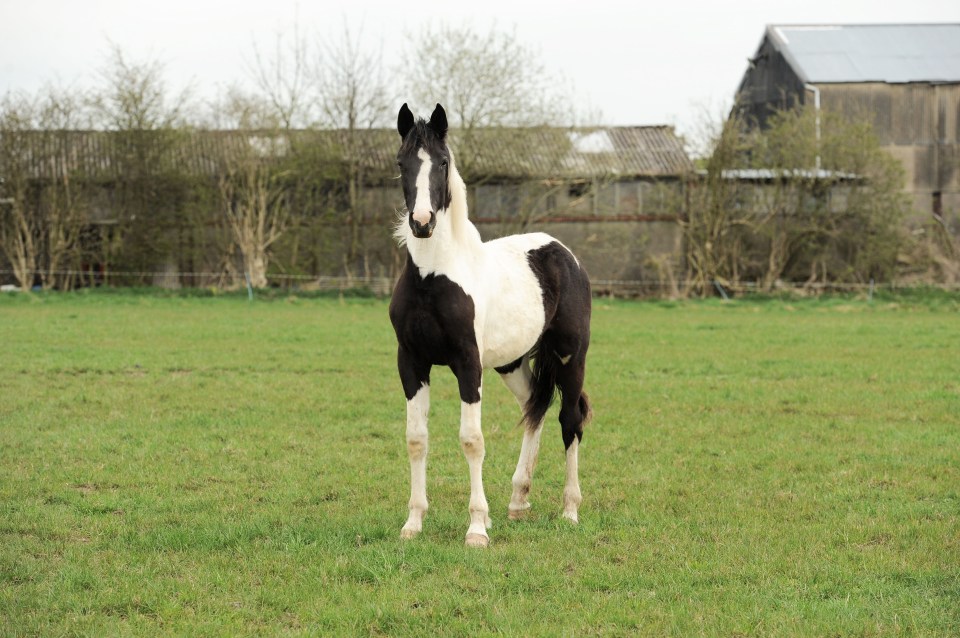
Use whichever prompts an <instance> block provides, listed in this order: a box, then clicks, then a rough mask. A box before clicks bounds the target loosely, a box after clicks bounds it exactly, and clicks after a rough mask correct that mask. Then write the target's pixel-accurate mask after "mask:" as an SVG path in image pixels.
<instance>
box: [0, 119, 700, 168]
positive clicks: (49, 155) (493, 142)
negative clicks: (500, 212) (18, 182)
mask: <svg viewBox="0 0 960 638" xmlns="http://www.w3.org/2000/svg"><path fill="white" fill-rule="evenodd" d="M22 135H23V136H24V140H23V142H22V143H21V144H22V145H23V146H28V147H29V148H25V149H24V151H23V153H22V155H21V159H22V161H23V162H24V164H25V165H27V166H29V167H30V169H29V170H30V172H31V173H32V174H33V175H34V176H37V177H41V176H42V177H52V176H53V175H62V174H63V173H64V172H65V171H67V172H69V173H71V174H74V175H87V176H97V177H100V178H113V177H117V176H119V175H120V173H121V172H122V171H124V164H125V163H126V161H127V158H128V157H130V156H131V154H132V155H135V154H136V153H137V152H138V151H137V149H135V148H134V145H131V144H130V143H128V140H129V138H128V137H124V136H123V135H120V134H117V133H110V132H103V131H66V132H64V131H57V132H40V131H36V132H27V133H25V134H22ZM26 140H29V142H28V141H26ZM9 141H10V142H13V140H9ZM143 142H146V144H147V145H148V146H149V145H150V144H151V143H154V142H155V147H154V148H151V149H149V150H148V151H147V154H148V155H153V156H154V157H156V158H157V159H158V160H159V159H161V158H162V159H163V160H164V161H162V162H161V161H157V162H155V163H154V166H155V167H156V170H160V167H161V166H162V165H164V164H165V165H167V166H171V165H173V166H176V167H178V168H179V169H181V170H185V171H187V172H189V173H191V174H195V175H214V174H216V172H217V171H218V170H219V168H220V167H221V166H222V164H223V160H224V158H227V157H238V156H241V155H242V154H244V153H247V152H249V150H253V151H254V153H255V154H256V155H258V156H260V157H264V158H267V157H271V156H272V157H283V156H285V155H287V154H288V153H289V152H290V150H291V148H292V147H293V146H294V145H296V146H298V147H299V148H302V149H310V150H311V151H312V152H316V153H318V154H322V155H323V156H325V157H327V158H328V159H332V160H345V159H347V155H348V154H353V155H354V156H355V160H356V161H357V162H359V164H360V165H361V166H363V167H365V168H366V169H367V170H368V171H371V173H372V174H374V175H381V176H384V177H387V176H389V177H392V176H394V174H395V173H396V154H397V148H398V147H399V142H400V140H399V137H398V135H397V133H396V131H395V130H393V129H375V130H363V131H356V132H354V134H353V135H352V136H351V134H350V133H349V132H347V131H293V132H291V133H280V134H278V133H273V132H262V131H192V132H189V133H184V134H183V136H181V137H177V138H176V139H175V140H173V141H171V139H170V138H169V137H168V138H164V137H162V136H160V135H156V134H152V133H147V134H145V135H144V136H143V137H141V138H140V141H138V142H137V143H138V144H139V143H143ZM450 144H451V146H452V148H453V149H454V152H455V153H456V157H457V163H458V164H459V165H461V167H463V166H467V165H468V166H469V169H470V172H471V174H472V175H483V176H489V177H500V178H510V179H524V178H551V177H556V178H590V177H596V176H601V175H603V176H607V175H623V176H651V177H657V176H678V175H683V174H685V173H687V172H689V171H691V170H692V169H693V165H692V163H691V161H690V158H689V157H688V156H687V154H686V152H685V151H684V149H683V144H682V142H681V141H680V140H679V139H678V138H677V136H676V135H675V134H674V131H673V129H672V128H671V127H667V126H636V127H610V128H593V129H576V130H570V129H560V128H543V129H516V130H495V129H486V130H480V131H475V132H474V133H473V134H472V135H471V137H470V139H469V140H467V139H466V136H465V135H463V134H462V133H461V132H459V131H456V130H451V140H450ZM140 152H142V151H140ZM2 161H3V158H0V162H2ZM3 171H4V167H3V166H0V174H2V173H3Z"/></svg>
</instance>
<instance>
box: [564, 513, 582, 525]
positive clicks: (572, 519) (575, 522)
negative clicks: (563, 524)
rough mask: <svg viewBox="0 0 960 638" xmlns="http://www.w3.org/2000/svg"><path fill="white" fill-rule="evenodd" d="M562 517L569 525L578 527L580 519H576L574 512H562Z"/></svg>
mask: <svg viewBox="0 0 960 638" xmlns="http://www.w3.org/2000/svg"><path fill="white" fill-rule="evenodd" d="M563 517H564V518H565V519H567V520H568V521H570V523H571V524H573V525H578V524H579V523H580V519H578V518H577V513H576V512H564V513H563Z"/></svg>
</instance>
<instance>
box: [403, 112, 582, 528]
mask: <svg viewBox="0 0 960 638" xmlns="http://www.w3.org/2000/svg"><path fill="white" fill-rule="evenodd" d="M397 131H398V132H399V133H400V138H401V144H400V150H399V151H398V153H397V166H398V168H399V169H400V178H399V179H400V184H401V186H402V189H403V197H404V200H405V203H406V210H405V211H402V212H400V214H399V215H400V216H399V220H398V225H397V229H396V232H395V237H396V239H397V240H398V242H399V243H400V245H401V246H403V245H405V246H406V248H407V259H406V264H405V265H404V268H403V271H402V273H401V275H400V277H399V279H398V280H397V283H396V286H395V288H394V291H393V296H392V298H391V301H390V321H391V323H392V324H393V328H394V331H395V332H396V336H397V369H398V371H399V373H400V382H401V385H402V386H403V392H404V395H405V396H406V400H407V414H406V443H407V453H408V456H409V460H410V501H409V503H408V506H409V517H408V519H407V522H406V523H405V524H404V526H403V528H402V530H401V533H400V534H401V537H402V538H404V539H411V538H414V537H416V536H417V535H418V534H419V533H420V532H421V531H422V529H423V519H424V515H425V514H426V512H427V507H428V504H427V491H426V461H427V449H428V434H427V420H428V414H429V410H430V371H431V368H432V367H433V366H448V367H449V368H450V369H451V370H452V371H453V374H454V376H455V377H456V379H457V386H458V389H459V393H460V444H461V447H462V449H463V453H464V455H465V456H466V459H467V464H468V467H469V472H470V502H469V513H470V525H469V527H468V528H467V533H466V540H465V544H466V545H467V546H469V547H487V546H488V545H489V542H490V539H489V536H488V534H487V530H488V528H490V526H491V521H490V515H489V511H490V510H489V506H488V503H487V498H486V496H485V494H484V491H483V478H482V474H483V470H482V468H483V459H484V442H483V433H482V431H481V428H480V399H481V396H482V393H483V392H482V372H483V369H485V368H494V369H495V370H496V371H497V372H498V373H499V375H500V377H501V378H502V380H503V382H504V383H505V384H506V386H507V387H508V388H509V389H510V391H511V392H512V393H513V395H514V396H515V397H516V400H517V402H518V403H519V404H520V407H521V410H522V412H523V417H522V421H523V422H525V425H526V427H525V429H524V433H523V442H522V444H521V448H520V459H519V461H518V462H517V469H516V472H515V473H514V475H513V480H512V483H513V494H512V496H511V498H510V504H509V507H508V515H509V518H510V519H520V518H523V517H524V516H525V515H526V513H527V511H528V510H529V508H530V503H529V501H528V499H527V497H528V494H529V492H530V487H531V483H532V479H533V471H534V467H535V465H536V461H537V454H538V451H539V447H540V434H541V430H542V429H543V422H544V417H545V415H546V412H547V409H548V408H549V407H550V405H551V403H552V402H553V400H554V396H555V393H556V390H559V393H560V401H561V407H560V417H559V420H560V426H561V434H562V438H563V444H564V448H565V450H566V483H565V486H564V490H563V517H564V518H565V519H567V520H569V521H571V522H572V523H577V522H578V514H577V510H578V508H579V506H580V503H581V501H582V496H581V492H580V483H579V478H578V449H579V445H580V442H581V440H582V438H583V427H584V423H585V422H586V421H587V420H588V418H589V417H590V416H591V408H590V402H589V400H588V398H587V395H586V394H585V393H584V392H583V383H584V376H585V371H586V357H587V348H588V347H589V345H590V311H591V291H590V281H589V279H588V278H587V273H586V271H585V270H584V268H583V266H582V265H581V264H580V262H579V260H578V259H577V258H576V257H575V256H574V254H573V253H572V252H571V251H570V249H568V248H567V247H566V246H564V245H563V244H562V243H560V242H559V241H557V240H556V239H555V238H553V237H551V236H550V235H548V234H546V233H527V234H519V235H509V236H506V237H502V238H499V239H495V240H492V241H488V242H484V241H482V240H481V238H480V233H479V232H478V231H477V228H476V226H474V225H473V223H472V222H471V221H470V220H469V218H468V216H467V189H466V185H465V184H464V181H463V179H462V178H461V177H460V174H459V173H458V172H457V168H456V164H455V163H454V156H453V152H452V150H451V149H450V147H449V146H448V144H447V116H446V112H445V111H444V109H443V107H442V106H441V105H440V104H437V106H436V108H435V109H434V111H433V114H432V115H431V116H430V119H429V120H428V121H424V120H423V119H422V118H420V119H417V120H416V121H415V120H414V116H413V113H412V112H411V111H410V109H409V108H408V106H407V104H404V105H403V106H402V107H401V108H400V112H399V114H398V116H397Z"/></svg>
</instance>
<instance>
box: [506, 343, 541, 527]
mask: <svg viewBox="0 0 960 638" xmlns="http://www.w3.org/2000/svg"><path fill="white" fill-rule="evenodd" d="M497 372H499V373H500V378H501V379H503V382H504V384H505V385H506V386H507V388H509V389H510V391H511V392H512V393H513V396H514V397H516V399H517V403H519V404H520V409H521V410H523V409H524V408H526V405H527V401H528V400H529V399H530V395H531V393H532V392H533V373H532V372H531V370H530V359H529V357H527V356H524V357H522V358H521V359H519V360H517V361H515V362H513V363H511V364H510V365H508V366H504V367H503V368H497ZM542 431H543V421H542V420H541V421H540V422H539V423H537V424H536V426H535V427H530V426H529V425H528V427H526V428H524V431H523V443H521V444H520V458H519V460H518V461H517V469H516V471H515V472H514V473H513V481H512V482H513V495H512V496H511V497H510V505H509V506H508V510H507V515H508V516H509V517H510V519H511V520H520V519H522V518H524V517H525V516H526V514H527V512H528V511H529V510H530V501H529V500H528V495H529V494H530V487H531V486H532V484H533V471H534V468H536V465H537V455H538V454H539V451H540V433H541V432H542Z"/></svg>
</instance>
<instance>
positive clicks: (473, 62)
mask: <svg viewBox="0 0 960 638" xmlns="http://www.w3.org/2000/svg"><path fill="white" fill-rule="evenodd" d="M408 41H409V42H410V45H409V46H408V48H407V49H406V51H404V53H403V56H402V61H403V67H402V73H398V75H399V76H400V77H401V78H402V80H401V81H402V83H403V86H402V87H400V88H401V89H402V91H403V92H404V94H405V95H409V96H410V97H411V98H412V99H411V100H410V101H411V102H413V103H415V104H419V105H422V108H424V109H427V108H432V106H433V104H434V103H436V102H440V103H442V104H443V105H444V108H445V109H446V111H447V113H448V115H449V117H450V123H451V126H452V127H454V128H455V129H457V130H456V131H455V134H456V135H457V138H458V139H457V148H458V149H459V153H458V156H457V166H458V168H459V170H460V172H461V173H462V174H463V175H464V177H465V178H466V179H468V180H469V181H472V180H476V179H477V178H482V177H483V176H482V175H481V174H480V171H479V168H480V166H479V163H478V162H477V158H478V157H479V156H480V154H481V153H482V146H483V143H482V142H481V140H480V139H479V137H480V135H481V131H482V132H483V133H482V134H484V135H487V136H489V135H490V132H492V131H500V132H501V134H502V137H503V139H502V140H501V141H500V142H498V143H497V146H499V147H500V148H501V149H502V151H503V152H506V153H508V154H509V155H517V156H521V155H522V153H523V149H524V148H525V147H527V146H528V145H529V143H530V139H529V137H528V136H529V134H530V132H531V131H532V130H533V129H536V128H537V127H542V126H548V125H553V126H558V125H565V124H570V123H572V122H573V120H574V119H575V113H574V109H573V107H572V103H571V102H570V101H569V100H568V99H566V98H565V97H564V96H563V95H562V94H561V92H560V91H559V90H558V87H560V86H561V85H562V82H561V80H560V79H559V78H557V77H555V76H553V75H552V74H551V73H549V72H548V70H547V69H546V67H545V66H544V65H543V63H542V62H541V61H540V57H539V55H538V54H537V53H536V51H535V50H533V49H531V48H530V47H528V46H525V45H524V44H523V43H521V42H520V41H519V40H518V38H517V36H516V33H515V32H506V31H501V30H498V29H497V28H496V27H495V26H494V27H491V29H490V30H489V31H487V32H478V31H477V30H475V29H474V28H473V27H472V26H460V27H454V26H450V25H440V26H439V27H434V26H427V27H424V29H423V30H422V31H421V32H420V33H418V34H416V35H415V36H411V37H409V38H408Z"/></svg>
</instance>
